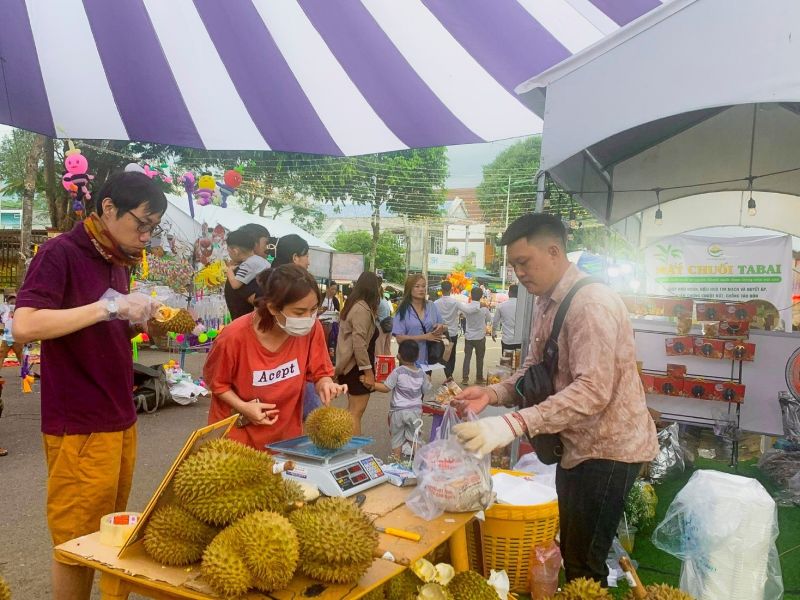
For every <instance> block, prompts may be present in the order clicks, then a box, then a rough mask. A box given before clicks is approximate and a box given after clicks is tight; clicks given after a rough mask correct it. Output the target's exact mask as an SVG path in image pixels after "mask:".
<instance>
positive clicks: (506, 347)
mask: <svg viewBox="0 0 800 600" xmlns="http://www.w3.org/2000/svg"><path fill="white" fill-rule="evenodd" d="M520 348H522V344H506V343H505V342H504V341H502V340H501V341H500V350H501V351H502V352H505V351H506V350H519V349H520Z"/></svg>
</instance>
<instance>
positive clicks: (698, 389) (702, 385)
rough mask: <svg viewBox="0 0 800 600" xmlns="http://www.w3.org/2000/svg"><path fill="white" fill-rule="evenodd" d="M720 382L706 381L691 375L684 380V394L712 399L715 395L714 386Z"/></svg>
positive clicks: (702, 398) (700, 398)
mask: <svg viewBox="0 0 800 600" xmlns="http://www.w3.org/2000/svg"><path fill="white" fill-rule="evenodd" d="M717 383H718V382H716V381H706V380H705V379H696V378H694V377H689V378H687V379H684V380H683V392H684V395H686V396H688V397H689V398H696V399H698V400H712V399H713V396H714V388H715V386H716V385H717Z"/></svg>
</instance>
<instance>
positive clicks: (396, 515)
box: [55, 483, 473, 600]
mask: <svg viewBox="0 0 800 600" xmlns="http://www.w3.org/2000/svg"><path fill="white" fill-rule="evenodd" d="M412 489H413V488H397V487H395V486H393V485H390V484H388V483H387V484H383V485H380V486H378V487H375V488H373V489H371V490H368V491H367V492H366V496H367V499H366V501H365V502H364V505H363V507H362V508H363V510H364V512H366V513H367V514H368V515H370V517H372V518H374V519H375V524H376V525H381V526H385V527H396V528H398V529H405V530H407V531H415V532H417V533H419V534H420V535H422V540H421V541H419V542H412V541H409V540H405V539H402V538H397V537H394V536H390V535H385V534H379V539H380V541H379V552H378V553H379V554H380V555H381V556H382V557H386V558H376V559H375V560H374V561H373V562H372V566H371V567H370V569H369V570H368V571H367V573H366V574H365V575H364V576H363V577H362V578H361V579H360V580H359V581H358V583H355V584H322V583H319V582H316V581H314V580H312V579H309V578H307V577H303V576H300V575H297V576H295V578H294V579H293V580H292V582H291V583H290V584H289V586H288V587H287V588H286V589H284V590H280V591H275V592H271V593H270V594H266V595H265V594H262V593H256V592H254V593H251V594H248V595H247V596H245V597H244V598H246V599H247V600H265V599H274V600H299V599H302V598H315V599H316V600H355V599H356V598H360V597H361V596H363V595H364V594H366V593H367V592H369V591H370V590H373V589H375V588H376V587H378V586H380V585H381V584H383V583H384V582H385V581H387V580H389V579H391V578H392V577H394V576H395V575H397V574H398V573H400V572H401V571H402V570H403V569H405V568H406V567H407V566H408V565H410V564H411V563H413V562H414V561H415V560H417V559H418V558H421V557H422V556H424V555H426V554H427V553H429V552H430V551H431V550H433V549H434V548H436V547H437V546H439V545H440V544H442V543H444V542H446V541H449V544H450V552H451V557H452V562H453V567H455V569H456V570H457V571H465V570H468V569H469V559H468V557H467V540H466V531H465V525H466V524H467V523H469V522H470V521H471V520H472V517H473V514H472V513H458V514H454V513H445V514H444V515H442V516H441V517H439V518H438V519H434V520H433V521H425V520H423V519H420V518H419V517H417V516H416V515H414V514H413V513H412V512H411V511H410V510H409V509H408V508H407V507H406V506H405V500H406V497H407V496H408V494H409V493H410V491H411V490H412ZM118 551H119V549H118V548H113V547H110V546H104V545H103V544H101V543H100V533H99V532H97V533H92V534H90V535H85V536H83V537H80V538H77V539H74V540H71V541H69V542H66V543H64V544H61V545H60V546H57V547H56V548H55V554H56V557H59V556H61V557H64V558H67V559H69V560H71V561H74V562H77V563H78V564H80V565H83V566H86V567H90V568H92V569H94V570H96V571H99V572H100V574H101V575H100V597H101V599H102V600H125V599H127V598H128V594H130V593H132V592H134V593H137V594H141V595H142V596H145V597H147V598H154V599H156V600H166V599H170V600H171V599H175V598H188V599H191V600H211V599H214V598H217V596H215V595H214V593H213V592H212V591H211V589H210V588H209V586H208V585H207V584H206V583H205V581H203V579H202V578H201V577H200V567H199V565H192V566H190V567H166V566H163V565H161V564H159V563H157V562H155V561H154V560H153V559H151V558H150V557H149V556H148V555H147V554H146V553H145V551H144V547H143V545H142V543H141V542H138V543H136V544H134V545H133V546H131V548H130V549H129V550H128V551H127V552H126V553H125V556H124V558H119V557H118V556H117V553H118ZM387 552H388V553H391V555H392V558H393V560H391V559H390V558H389V557H388V555H386V553H387Z"/></svg>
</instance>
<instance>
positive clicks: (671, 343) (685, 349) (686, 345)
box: [665, 335, 694, 356]
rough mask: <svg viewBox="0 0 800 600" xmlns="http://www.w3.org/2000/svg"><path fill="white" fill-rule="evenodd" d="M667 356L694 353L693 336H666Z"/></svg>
mask: <svg viewBox="0 0 800 600" xmlns="http://www.w3.org/2000/svg"><path fill="white" fill-rule="evenodd" d="M665 343H666V346H667V356H690V355H692V354H694V338H692V337H691V336H688V335H687V336H682V337H674V338H666V341H665Z"/></svg>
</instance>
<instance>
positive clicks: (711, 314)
mask: <svg viewBox="0 0 800 600" xmlns="http://www.w3.org/2000/svg"><path fill="white" fill-rule="evenodd" d="M696 308H697V320H698V321H720V320H721V319H723V318H724V317H725V315H726V314H727V311H726V310H725V303H724V302H698V303H697V304H696Z"/></svg>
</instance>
